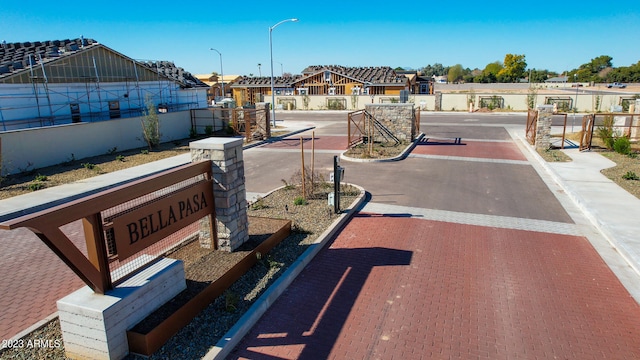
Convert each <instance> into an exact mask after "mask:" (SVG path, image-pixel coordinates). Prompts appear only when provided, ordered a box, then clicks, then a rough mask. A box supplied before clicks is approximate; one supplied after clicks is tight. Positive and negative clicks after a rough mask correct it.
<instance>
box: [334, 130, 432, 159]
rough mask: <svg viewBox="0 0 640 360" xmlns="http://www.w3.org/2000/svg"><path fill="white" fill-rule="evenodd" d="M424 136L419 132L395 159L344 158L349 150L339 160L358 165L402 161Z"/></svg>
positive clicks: (341, 154)
mask: <svg viewBox="0 0 640 360" xmlns="http://www.w3.org/2000/svg"><path fill="white" fill-rule="evenodd" d="M424 136H425V135H424V133H422V132H421V133H420V134H419V135H418V137H416V139H415V140H413V141H412V142H411V144H409V145H407V147H406V148H405V149H404V150H403V151H402V153H401V154H400V155H398V156H396V157H392V158H387V159H356V158H352V157H348V156H346V155H345V153H346V152H347V151H349V150H345V151H343V152H342V153H340V159H341V160H345V161H350V162H359V163H373V162H391V161H400V160H404V159H405V158H406V157H407V156H408V155H409V153H410V152H411V150H413V148H415V147H416V145H418V143H419V142H420V141H421V140H422V138H424Z"/></svg>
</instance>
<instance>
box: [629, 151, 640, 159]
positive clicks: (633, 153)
mask: <svg viewBox="0 0 640 360" xmlns="http://www.w3.org/2000/svg"><path fill="white" fill-rule="evenodd" d="M627 156H628V157H630V158H631V159H637V158H638V153H636V152H630V153H628V154H627Z"/></svg>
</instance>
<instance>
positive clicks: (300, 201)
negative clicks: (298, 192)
mask: <svg viewBox="0 0 640 360" xmlns="http://www.w3.org/2000/svg"><path fill="white" fill-rule="evenodd" d="M293 204H294V205H307V199H305V198H304V197H302V196H296V198H295V199H294V200H293Z"/></svg>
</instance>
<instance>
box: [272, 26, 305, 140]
mask: <svg viewBox="0 0 640 360" xmlns="http://www.w3.org/2000/svg"><path fill="white" fill-rule="evenodd" d="M288 21H291V22H297V21H298V19H295V18H294V19H287V20H282V21H280V22H279V23H277V24H275V25H273V26H271V27H270V28H269V57H270V59H271V109H272V113H271V114H272V116H273V128H274V129H275V128H276V104H275V102H276V94H275V92H274V89H273V88H274V84H273V36H272V33H273V29H275V28H276V27H278V25H280V24H283V23H286V22H288Z"/></svg>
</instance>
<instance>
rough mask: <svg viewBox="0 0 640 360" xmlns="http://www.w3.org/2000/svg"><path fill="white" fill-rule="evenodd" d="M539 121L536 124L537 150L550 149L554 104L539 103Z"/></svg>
mask: <svg viewBox="0 0 640 360" xmlns="http://www.w3.org/2000/svg"><path fill="white" fill-rule="evenodd" d="M536 109H537V110H538V122H537V124H536V145H535V146H536V150H548V149H549V148H550V147H551V115H553V105H538V106H537V108H536Z"/></svg>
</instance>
